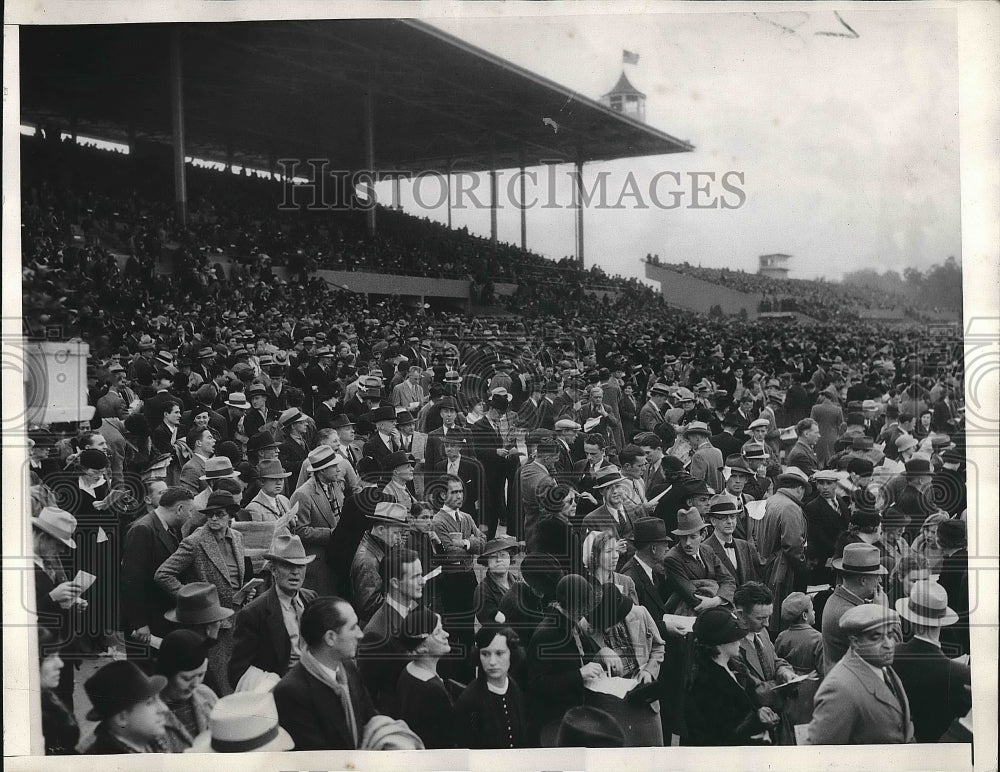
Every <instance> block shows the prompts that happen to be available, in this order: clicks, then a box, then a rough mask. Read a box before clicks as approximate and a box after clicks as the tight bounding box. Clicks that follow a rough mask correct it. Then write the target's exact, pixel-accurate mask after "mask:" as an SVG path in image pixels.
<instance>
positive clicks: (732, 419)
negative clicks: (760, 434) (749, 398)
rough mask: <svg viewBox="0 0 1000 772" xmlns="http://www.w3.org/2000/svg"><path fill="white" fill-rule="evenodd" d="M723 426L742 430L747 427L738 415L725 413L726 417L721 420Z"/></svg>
mask: <svg viewBox="0 0 1000 772" xmlns="http://www.w3.org/2000/svg"><path fill="white" fill-rule="evenodd" d="M722 425H723V426H735V427H736V428H737V429H742V428H743V427H744V426H746V425H747V422H746V421H744V420H743V418H742V417H741V416H740V414H739V413H726V417H725V418H723V419H722Z"/></svg>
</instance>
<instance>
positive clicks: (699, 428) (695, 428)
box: [684, 421, 712, 437]
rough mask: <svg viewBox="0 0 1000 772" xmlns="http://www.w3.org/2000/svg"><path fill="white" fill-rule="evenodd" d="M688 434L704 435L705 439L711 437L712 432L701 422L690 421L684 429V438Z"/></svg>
mask: <svg viewBox="0 0 1000 772" xmlns="http://www.w3.org/2000/svg"><path fill="white" fill-rule="evenodd" d="M689 434H704V435H705V436H706V437H711V436H712V430H711V429H709V428H708V424H706V423H704V422H703V421H692V422H691V423H689V424H688V425H687V426H686V427H685V428H684V436H685V437H687V436H688V435H689Z"/></svg>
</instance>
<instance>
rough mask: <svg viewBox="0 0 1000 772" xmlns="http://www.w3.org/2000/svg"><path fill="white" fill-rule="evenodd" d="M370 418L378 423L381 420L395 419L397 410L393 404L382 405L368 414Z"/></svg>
mask: <svg viewBox="0 0 1000 772" xmlns="http://www.w3.org/2000/svg"><path fill="white" fill-rule="evenodd" d="M368 419H369V420H370V421H371V422H372V423H373V424H377V423H378V422H380V421H395V420H396V410H395V408H393V406H392V405H380V406H379V407H377V408H375V409H374V410H372V411H371V412H370V413H369V414H368Z"/></svg>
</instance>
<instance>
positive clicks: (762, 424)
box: [748, 418, 771, 431]
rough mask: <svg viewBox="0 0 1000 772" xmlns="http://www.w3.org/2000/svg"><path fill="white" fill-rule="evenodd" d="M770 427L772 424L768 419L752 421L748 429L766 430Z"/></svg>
mask: <svg viewBox="0 0 1000 772" xmlns="http://www.w3.org/2000/svg"><path fill="white" fill-rule="evenodd" d="M770 425H771V422H770V421H768V420H767V419H766V418H758V419H757V420H755V421H751V422H750V426H749V427H748V428H749V429H750V430H751V431H752V430H754V429H766V428H767V427H768V426H770Z"/></svg>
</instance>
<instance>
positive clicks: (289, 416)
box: [278, 407, 307, 426]
mask: <svg viewBox="0 0 1000 772" xmlns="http://www.w3.org/2000/svg"><path fill="white" fill-rule="evenodd" d="M305 420H307V417H306V415H305V414H304V413H303V412H302V411H301V410H299V409H298V408H297V407H290V408H288V410H286V411H285V412H283V413H282V414H281V415H280V416H279V418H278V423H279V424H281V425H282V426H291V425H292V424H293V423H295V422H296V421H305Z"/></svg>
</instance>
